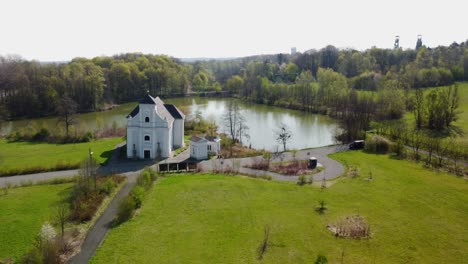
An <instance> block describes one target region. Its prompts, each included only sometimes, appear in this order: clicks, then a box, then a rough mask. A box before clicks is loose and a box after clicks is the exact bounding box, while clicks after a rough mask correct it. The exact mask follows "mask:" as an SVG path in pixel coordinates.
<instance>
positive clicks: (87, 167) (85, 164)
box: [78, 150, 98, 192]
mask: <svg viewBox="0 0 468 264" xmlns="http://www.w3.org/2000/svg"><path fill="white" fill-rule="evenodd" d="M97 169H98V163H97V161H96V159H94V158H93V157H92V152H91V150H90V154H89V158H85V159H83V161H82V162H81V166H80V170H79V175H80V176H81V178H80V179H79V180H80V183H81V185H84V187H85V192H86V190H89V189H91V184H90V180H91V178H93V181H94V188H96V175H97ZM78 185H80V184H78Z"/></svg>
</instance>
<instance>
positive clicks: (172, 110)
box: [164, 104, 185, 119]
mask: <svg viewBox="0 0 468 264" xmlns="http://www.w3.org/2000/svg"><path fill="white" fill-rule="evenodd" d="M164 106H165V107H166V109H167V111H169V113H170V114H171V115H172V117H173V118H174V119H184V118H185V115H184V114H183V113H182V112H181V111H180V110H179V109H178V108H177V107H176V106H175V105H173V104H164Z"/></svg>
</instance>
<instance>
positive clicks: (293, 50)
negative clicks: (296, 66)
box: [291, 47, 297, 55]
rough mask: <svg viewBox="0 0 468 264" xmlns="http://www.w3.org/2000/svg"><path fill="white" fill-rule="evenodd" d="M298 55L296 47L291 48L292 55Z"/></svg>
mask: <svg viewBox="0 0 468 264" xmlns="http://www.w3.org/2000/svg"><path fill="white" fill-rule="evenodd" d="M296 53H297V50H296V47H292V48H291V55H294V54H296Z"/></svg>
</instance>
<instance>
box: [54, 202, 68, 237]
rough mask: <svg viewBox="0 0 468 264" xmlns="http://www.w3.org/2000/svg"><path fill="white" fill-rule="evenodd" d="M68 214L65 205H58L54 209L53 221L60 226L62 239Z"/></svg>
mask: <svg viewBox="0 0 468 264" xmlns="http://www.w3.org/2000/svg"><path fill="white" fill-rule="evenodd" d="M68 213H69V210H68V205H67V204H66V203H60V204H59V205H58V206H57V207H56V211H55V221H56V222H57V224H58V225H59V226H60V230H61V234H62V237H63V236H64V233H65V224H66V223H67V219H68Z"/></svg>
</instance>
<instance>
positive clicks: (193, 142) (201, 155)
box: [190, 136, 221, 160]
mask: <svg viewBox="0 0 468 264" xmlns="http://www.w3.org/2000/svg"><path fill="white" fill-rule="evenodd" d="M220 151H221V139H220V138H219V137H212V136H206V137H197V136H192V137H191V138H190V158H192V159H196V160H205V159H208V155H209V154H212V155H219V154H220Z"/></svg>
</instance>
